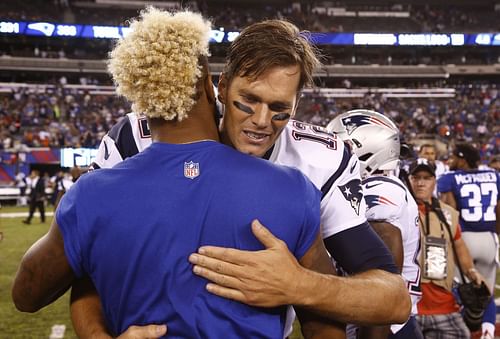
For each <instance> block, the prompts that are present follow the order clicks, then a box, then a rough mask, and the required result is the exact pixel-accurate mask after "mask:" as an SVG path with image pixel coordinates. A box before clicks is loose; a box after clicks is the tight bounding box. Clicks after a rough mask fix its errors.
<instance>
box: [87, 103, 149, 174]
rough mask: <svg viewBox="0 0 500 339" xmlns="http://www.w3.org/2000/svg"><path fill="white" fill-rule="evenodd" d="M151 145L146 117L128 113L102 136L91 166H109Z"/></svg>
mask: <svg viewBox="0 0 500 339" xmlns="http://www.w3.org/2000/svg"><path fill="white" fill-rule="evenodd" d="M149 145H151V132H150V131H149V126H148V123H147V120H146V118H144V117H138V116H137V114H135V113H134V112H131V113H128V114H127V115H126V116H125V117H123V118H122V119H121V120H120V121H118V122H117V123H116V124H115V125H114V126H113V127H111V129H110V131H109V132H108V133H107V134H106V135H105V136H104V137H103V139H102V140H101V143H100V145H99V149H98V151H97V155H96V157H95V159H94V164H93V167H94V169H95V168H110V167H113V166H114V165H116V164H117V163H119V162H121V161H123V160H124V159H126V158H128V157H131V156H134V155H135V154H137V153H139V152H142V151H143V150H144V149H145V148H147V147H148V146H149Z"/></svg>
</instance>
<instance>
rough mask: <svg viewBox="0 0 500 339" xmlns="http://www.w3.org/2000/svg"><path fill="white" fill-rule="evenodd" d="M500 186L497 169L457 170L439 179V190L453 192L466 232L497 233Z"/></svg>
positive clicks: (462, 225)
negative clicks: (497, 206)
mask: <svg viewBox="0 0 500 339" xmlns="http://www.w3.org/2000/svg"><path fill="white" fill-rule="evenodd" d="M499 188H500V179H499V174H498V173H497V172H495V171H494V170H486V171H482V170H471V171H464V170H457V171H453V172H449V173H445V174H444V175H442V176H441V177H440V178H439V180H438V191H439V192H440V193H446V192H452V193H453V196H454V197H455V201H456V203H457V210H458V211H459V212H460V225H461V227H462V231H464V232H496V228H495V227H496V210H495V209H496V205H497V203H498V198H499V196H498V191H499Z"/></svg>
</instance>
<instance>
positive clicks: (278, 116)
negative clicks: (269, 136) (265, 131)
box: [271, 113, 291, 121]
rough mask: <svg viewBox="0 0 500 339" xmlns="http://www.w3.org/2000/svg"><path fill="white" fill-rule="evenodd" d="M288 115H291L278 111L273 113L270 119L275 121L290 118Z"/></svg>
mask: <svg viewBox="0 0 500 339" xmlns="http://www.w3.org/2000/svg"><path fill="white" fill-rule="evenodd" d="M290 117H291V114H290V113H278V114H275V115H273V117H272V118H271V119H272V120H275V121H284V120H288V119H290Z"/></svg>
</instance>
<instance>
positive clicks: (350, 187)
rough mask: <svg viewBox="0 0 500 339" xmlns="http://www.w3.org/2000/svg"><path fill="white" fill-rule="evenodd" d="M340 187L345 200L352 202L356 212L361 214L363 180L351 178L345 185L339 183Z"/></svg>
mask: <svg viewBox="0 0 500 339" xmlns="http://www.w3.org/2000/svg"><path fill="white" fill-rule="evenodd" d="M339 188H340V192H342V195H343V196H344V198H345V200H347V201H349V202H350V203H351V207H352V208H353V209H354V212H356V214H357V215H359V206H360V204H361V200H362V199H363V193H362V190H361V180H359V179H354V180H351V181H349V182H348V183H347V184H345V185H339Z"/></svg>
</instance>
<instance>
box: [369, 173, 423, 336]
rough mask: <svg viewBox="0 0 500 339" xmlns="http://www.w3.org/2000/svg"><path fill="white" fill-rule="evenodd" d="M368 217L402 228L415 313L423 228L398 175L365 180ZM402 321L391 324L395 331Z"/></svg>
mask: <svg viewBox="0 0 500 339" xmlns="http://www.w3.org/2000/svg"><path fill="white" fill-rule="evenodd" d="M363 192H364V195H365V201H366V205H367V211H366V217H367V219H368V221H370V220H374V221H375V220H377V221H384V222H387V223H390V224H392V225H394V226H395V227H397V228H398V229H399V230H400V231H401V237H402V240H403V249H404V261H403V270H402V276H403V278H404V279H405V281H406V284H407V286H408V290H409V292H410V296H411V299H412V314H414V315H415V314H417V303H418V300H419V299H420V297H421V295H422V292H421V290H420V266H419V263H418V253H419V250H420V229H419V223H418V220H419V219H418V217H419V216H418V206H417V203H416V202H415V200H414V199H413V196H412V195H411V193H410V192H409V191H408V189H407V188H406V186H405V185H404V184H403V183H402V182H401V181H400V180H399V179H398V178H397V177H395V176H376V175H375V176H371V177H369V178H367V179H365V180H363ZM401 327H403V325H392V326H391V330H392V332H393V333H395V332H397V331H398V330H399V329H400V328H401Z"/></svg>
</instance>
